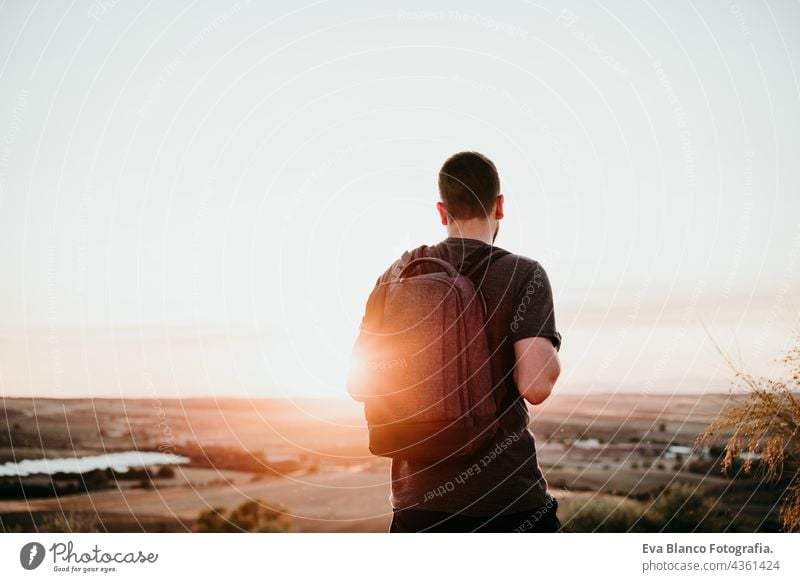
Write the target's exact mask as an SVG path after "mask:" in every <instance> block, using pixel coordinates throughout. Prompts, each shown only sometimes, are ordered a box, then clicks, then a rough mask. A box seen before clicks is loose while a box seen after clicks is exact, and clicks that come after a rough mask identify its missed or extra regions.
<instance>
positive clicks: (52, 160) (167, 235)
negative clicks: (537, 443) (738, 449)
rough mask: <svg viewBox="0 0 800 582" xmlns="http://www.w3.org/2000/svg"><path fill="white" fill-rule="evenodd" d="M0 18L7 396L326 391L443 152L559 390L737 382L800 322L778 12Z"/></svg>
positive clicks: (644, 9) (740, 6)
mask: <svg viewBox="0 0 800 582" xmlns="http://www.w3.org/2000/svg"><path fill="white" fill-rule="evenodd" d="M404 5H405V6H404V8H402V9H399V8H392V7H389V6H381V5H378V3H374V2H366V1H365V2H353V1H346V2H324V1H319V2H311V3H295V2H269V3H264V5H262V4H261V3H254V2H245V1H240V2H236V3H231V2H222V1H213V2H199V1H198V2H170V3H156V2H149V3H144V2H131V1H128V0H93V1H89V2H80V1H75V2H65V1H57V2H27V1H22V0H17V1H7V2H4V3H3V4H2V5H0V281H2V284H0V393H1V394H5V395H30V394H36V395H48V396H85V395H98V396H99V395H103V396H120V395H125V396H148V395H157V396H191V395H216V396H286V397H300V396H330V397H337V396H343V394H344V377H345V374H346V370H347V364H348V361H349V358H348V354H349V349H350V346H351V345H352V341H353V339H354V338H355V335H356V333H357V328H358V323H359V321H360V318H361V314H362V312H363V307H364V302H365V300H366V297H367V295H368V294H369V292H370V290H371V287H372V285H373V283H374V281H375V278H376V277H377V275H379V274H380V273H381V272H382V271H383V270H384V269H385V268H386V266H388V264H389V263H391V262H392V261H393V260H394V259H395V258H396V257H397V256H398V255H399V254H400V253H401V252H402V251H403V250H405V249H407V248H412V247H415V246H417V245H419V244H422V243H428V244H431V243H434V242H436V241H437V240H440V239H442V238H444V236H445V233H444V231H443V230H442V227H441V225H440V224H439V222H438V220H437V215H436V211H435V206H434V205H435V202H436V200H437V190H436V178H437V172H438V169H439V167H440V165H441V163H442V162H443V161H444V160H445V159H446V158H447V157H448V156H449V155H451V154H452V153H455V152H457V151H461V150H477V151H480V152H482V153H484V154H485V155H487V156H488V157H490V158H491V159H492V160H493V161H494V162H495V164H496V165H497V167H498V170H499V172H500V178H501V188H502V192H503V194H504V196H505V199H506V207H505V209H506V217H505V219H504V220H503V221H502V224H501V229H500V235H499V237H498V239H497V241H496V243H497V244H498V245H499V246H501V247H504V248H507V249H509V250H512V251H514V252H517V253H520V254H523V255H526V256H529V257H531V258H534V259H536V260H538V261H539V262H540V263H541V264H542V265H543V266H544V268H545V270H546V271H547V273H548V276H549V278H550V280H551V283H552V285H553V290H554V298H555V308H556V321H557V325H558V328H559V331H560V332H561V334H562V336H563V345H562V349H561V353H560V356H561V361H562V368H563V372H562V377H561V380H560V382H559V386H558V388H557V389H558V390H563V391H565V392H593V391H594V392H597V391H603V392H608V391H617V390H620V391H650V392H697V391H718V390H727V389H728V388H729V387H730V379H731V377H732V374H731V371H730V370H729V369H728V368H727V367H726V365H725V363H724V361H723V359H722V357H721V356H720V355H719V354H718V353H717V351H716V350H715V347H714V343H715V342H716V343H717V344H718V345H719V346H721V347H722V348H723V350H724V351H725V352H726V353H728V354H732V355H736V356H737V357H738V356H739V354H740V355H741V362H742V364H743V365H745V366H746V367H747V369H748V370H751V371H753V372H754V373H778V372H780V370H781V367H780V365H779V362H778V361H779V359H780V357H781V355H782V352H783V351H784V350H785V349H786V348H787V347H788V345H789V344H790V342H791V341H792V340H793V339H794V337H795V335H793V332H794V333H796V332H797V330H798V327H799V326H800V321H799V320H798V313H800V228H799V227H798V217H800V165H798V163H797V160H798V159H800V115H798V113H800V81H798V69H799V68H800V61H799V60H798V57H800V34H798V33H800V4H798V3H796V2H788V1H787V2H760V3H744V2H742V3H736V2H724V3H723V2H715V3H693V2H651V1H645V2H641V3H638V2H637V3H629V2H603V3H599V2H566V3H561V2H524V1H511V2H508V3H503V4H502V5H501V6H492V7H489V6H488V5H486V4H485V3H479V2H436V3H430V2H426V3H423V2H416V3H414V2H412V3H404Z"/></svg>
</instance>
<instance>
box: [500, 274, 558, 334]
mask: <svg viewBox="0 0 800 582" xmlns="http://www.w3.org/2000/svg"><path fill="white" fill-rule="evenodd" d="M512 308H513V311H512V314H511V341H512V342H516V341H519V340H521V339H525V338H528V337H547V338H550V340H551V341H552V342H553V346H554V347H555V348H556V350H559V349H560V348H561V334H560V333H559V332H558V331H557V329H556V314H555V309H554V307H553V289H552V288H551V287H550V279H549V278H548V276H547V272H546V271H545V270H544V267H542V266H541V265H540V264H539V263H537V262H534V263H533V264H532V265H531V266H530V268H529V269H528V270H527V271H526V272H525V273H524V274H523V275H522V276H521V277H519V279H518V280H517V283H516V285H515V289H514V303H513V306H512Z"/></svg>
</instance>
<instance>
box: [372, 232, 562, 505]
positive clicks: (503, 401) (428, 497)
mask: <svg viewBox="0 0 800 582" xmlns="http://www.w3.org/2000/svg"><path fill="white" fill-rule="evenodd" d="M494 248H497V247H494ZM491 250H492V246H491V245H489V244H487V243H485V242H482V241H479V240H475V239H466V238H457V237H448V238H447V239H445V240H444V241H442V242H440V243H439V244H436V245H434V246H430V247H420V248H419V249H416V251H415V252H416V253H419V254H421V255H425V256H431V257H438V258H440V259H444V260H445V261H448V262H449V263H450V264H452V265H453V266H454V267H456V268H457V269H459V271H460V272H462V273H463V272H466V271H467V270H468V269H469V268H470V266H472V265H475V264H477V262H478V261H480V260H481V259H483V258H484V257H485V256H486V255H488V254H489V253H490V252H491ZM398 265H400V260H399V259H398V261H395V263H394V264H393V265H392V266H391V267H389V269H387V271H386V272H385V273H384V274H383V275H381V277H380V278H378V281H377V283H382V282H384V281H386V280H388V279H389V278H390V277H392V276H394V275H395V274H396V273H397V271H398ZM472 279H473V281H474V283H475V284H476V285H479V286H480V289H481V291H482V293H483V296H484V299H485V301H486V311H487V319H488V322H487V336H488V340H489V351H490V353H491V354H492V359H491V367H492V379H493V381H494V385H495V388H494V389H495V390H496V391H497V392H496V394H495V397H496V398H495V401H496V402H497V403H498V405H499V414H500V430H499V431H498V433H497V436H496V437H495V439H494V442H493V443H491V444H490V445H488V446H487V448H486V449H485V450H484V451H481V452H479V453H477V454H475V455H472V456H469V457H459V458H457V459H450V460H447V461H442V462H437V463H424V462H415V461H407V460H394V461H392V495H391V502H392V507H394V508H395V509H423V510H429V511H442V512H448V513H461V514H463V515H470V516H481V517H485V516H492V515H501V514H509V513H516V512H521V511H527V510H530V509H536V508H539V507H542V506H544V505H546V504H547V502H548V501H549V499H550V495H549V494H548V493H547V483H546V481H545V479H544V477H543V476H542V472H541V470H540V469H539V464H538V462H537V460H536V446H535V443H534V439H533V435H532V434H531V432H530V431H529V430H528V423H529V421H530V419H529V416H528V409H527V407H526V405H525V401H524V400H523V398H522V397H521V396H520V394H519V391H518V390H517V387H516V384H515V383H514V375H513V371H514V365H515V361H516V360H515V357H514V342H516V341H518V340H521V339H523V338H527V337H548V338H550V339H551V340H552V342H553V345H554V346H555V347H556V348H557V349H558V348H560V346H561V335H560V334H559V332H558V331H557V330H556V322H555V314H554V311H553V293H552V289H551V288H550V281H549V279H548V277H547V273H545V270H544V269H543V268H542V266H541V265H540V264H539V263H538V262H536V261H534V260H532V259H528V258H526V257H521V256H519V255H514V254H509V255H504V256H502V257H500V258H498V259H491V260H490V262H489V263H488V267H485V268H482V269H480V272H478V273H475V274H474V275H473V277H472Z"/></svg>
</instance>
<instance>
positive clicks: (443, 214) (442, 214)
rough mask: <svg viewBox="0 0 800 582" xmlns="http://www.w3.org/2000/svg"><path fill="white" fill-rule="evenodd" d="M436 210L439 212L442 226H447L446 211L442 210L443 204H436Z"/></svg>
mask: <svg viewBox="0 0 800 582" xmlns="http://www.w3.org/2000/svg"><path fill="white" fill-rule="evenodd" d="M436 210H438V211H439V219H440V220H441V221H442V225H443V226H447V210H445V209H444V203H443V202H437V203H436Z"/></svg>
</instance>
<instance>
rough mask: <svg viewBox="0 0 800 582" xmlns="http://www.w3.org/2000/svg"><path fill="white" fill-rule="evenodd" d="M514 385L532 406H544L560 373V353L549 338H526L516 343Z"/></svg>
mask: <svg viewBox="0 0 800 582" xmlns="http://www.w3.org/2000/svg"><path fill="white" fill-rule="evenodd" d="M514 357H515V358H516V360H517V363H516V366H515V367H514V382H515V383H516V385H517V389H518V390H519V393H520V394H521V395H522V397H523V398H525V400H527V401H528V402H530V403H531V404H541V403H542V402H544V401H545V400H547V397H548V396H550V393H551V392H552V391H553V385H554V384H555V383H556V380H558V376H559V374H561V364H560V363H559V361H558V352H557V351H556V349H555V347H553V342H552V341H551V340H550V338H546V337H527V338H524V339H521V340H519V341H516V342H514Z"/></svg>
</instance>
